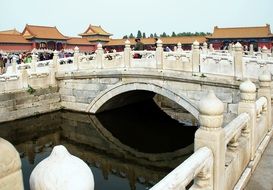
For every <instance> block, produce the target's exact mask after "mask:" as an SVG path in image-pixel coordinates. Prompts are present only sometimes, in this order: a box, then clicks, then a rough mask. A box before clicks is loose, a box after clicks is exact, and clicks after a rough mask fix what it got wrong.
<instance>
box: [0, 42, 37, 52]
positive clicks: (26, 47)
mask: <svg viewBox="0 0 273 190" xmlns="http://www.w3.org/2000/svg"><path fill="white" fill-rule="evenodd" d="M0 50H3V51H6V52H23V51H31V50H32V44H0Z"/></svg>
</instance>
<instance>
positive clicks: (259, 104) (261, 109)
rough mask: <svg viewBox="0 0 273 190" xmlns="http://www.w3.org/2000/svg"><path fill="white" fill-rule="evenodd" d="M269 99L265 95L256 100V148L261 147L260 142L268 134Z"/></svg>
mask: <svg viewBox="0 0 273 190" xmlns="http://www.w3.org/2000/svg"><path fill="white" fill-rule="evenodd" d="M266 112H267V99H266V98H265V97H260V98H259V99H258V100H257V101H256V116H257V120H256V127H255V131H254V134H255V136H254V142H255V150H257V148H258V147H259V145H260V143H261V142H262V140H263V139H264V137H265V136H266V134H267V131H268V127H267V122H268V121H267V113H266Z"/></svg>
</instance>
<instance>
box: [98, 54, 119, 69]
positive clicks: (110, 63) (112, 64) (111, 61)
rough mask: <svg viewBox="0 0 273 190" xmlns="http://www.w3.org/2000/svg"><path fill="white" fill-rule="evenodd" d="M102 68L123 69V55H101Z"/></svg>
mask: <svg viewBox="0 0 273 190" xmlns="http://www.w3.org/2000/svg"><path fill="white" fill-rule="evenodd" d="M102 67H103V68H105V69H106V68H123V67H124V53H123V52H120V53H106V54H103V63H102Z"/></svg>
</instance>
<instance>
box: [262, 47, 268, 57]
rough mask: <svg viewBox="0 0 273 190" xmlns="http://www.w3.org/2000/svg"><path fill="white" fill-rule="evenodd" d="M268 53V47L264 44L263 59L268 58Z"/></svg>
mask: <svg viewBox="0 0 273 190" xmlns="http://www.w3.org/2000/svg"><path fill="white" fill-rule="evenodd" d="M267 53H268V49H267V47H266V46H263V48H262V59H265V60H266V59H267V58H268V56H267Z"/></svg>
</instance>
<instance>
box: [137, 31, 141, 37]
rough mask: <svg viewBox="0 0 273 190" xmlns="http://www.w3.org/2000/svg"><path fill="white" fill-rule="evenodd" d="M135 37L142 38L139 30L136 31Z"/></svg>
mask: <svg viewBox="0 0 273 190" xmlns="http://www.w3.org/2000/svg"><path fill="white" fill-rule="evenodd" d="M137 38H142V33H141V31H140V30H138V31H137Z"/></svg>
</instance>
